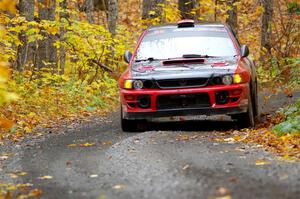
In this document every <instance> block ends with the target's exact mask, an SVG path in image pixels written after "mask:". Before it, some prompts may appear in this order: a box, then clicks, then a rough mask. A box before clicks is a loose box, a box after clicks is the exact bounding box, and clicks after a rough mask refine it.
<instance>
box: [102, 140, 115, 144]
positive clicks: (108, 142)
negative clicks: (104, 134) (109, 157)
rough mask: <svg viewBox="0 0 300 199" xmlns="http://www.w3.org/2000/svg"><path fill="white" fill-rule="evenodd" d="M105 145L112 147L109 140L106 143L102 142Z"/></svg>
mask: <svg viewBox="0 0 300 199" xmlns="http://www.w3.org/2000/svg"><path fill="white" fill-rule="evenodd" d="M102 144H103V145H112V144H113V143H112V141H110V140H108V141H104V142H102Z"/></svg>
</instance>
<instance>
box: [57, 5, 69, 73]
mask: <svg viewBox="0 0 300 199" xmlns="http://www.w3.org/2000/svg"><path fill="white" fill-rule="evenodd" d="M59 6H60V8H61V9H62V12H61V13H60V21H61V23H62V25H61V27H60V42H61V43H63V42H64V35H65V29H64V25H63V24H64V23H65V21H64V19H67V18H68V17H69V16H68V14H67V13H66V9H67V6H68V3H67V0H63V1H62V2H60V5H59ZM65 65H66V49H65V47H64V46H63V45H61V46H60V49H59V68H60V70H59V74H60V75H63V74H64V73H65Z"/></svg>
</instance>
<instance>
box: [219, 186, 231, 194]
mask: <svg viewBox="0 0 300 199" xmlns="http://www.w3.org/2000/svg"><path fill="white" fill-rule="evenodd" d="M217 193H218V194H219V195H220V196H229V194H230V190H229V189H227V188H225V187H219V188H218V189H217Z"/></svg>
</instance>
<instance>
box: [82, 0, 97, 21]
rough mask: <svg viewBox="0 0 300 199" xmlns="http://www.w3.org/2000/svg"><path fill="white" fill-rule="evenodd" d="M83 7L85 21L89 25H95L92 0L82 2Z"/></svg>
mask: <svg viewBox="0 0 300 199" xmlns="http://www.w3.org/2000/svg"><path fill="white" fill-rule="evenodd" d="M84 4H85V5H84V7H85V13H86V16H87V19H88V21H89V23H92V24H93V23H95V21H94V10H95V7H94V0H86V1H85V2H84Z"/></svg>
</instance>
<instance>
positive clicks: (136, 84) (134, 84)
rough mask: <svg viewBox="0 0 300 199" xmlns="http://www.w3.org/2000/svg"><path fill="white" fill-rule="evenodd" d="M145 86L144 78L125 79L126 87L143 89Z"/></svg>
mask: <svg viewBox="0 0 300 199" xmlns="http://www.w3.org/2000/svg"><path fill="white" fill-rule="evenodd" d="M143 87H144V83H143V81H142V80H131V79H127V80H125V81H124V88H125V89H142V88H143Z"/></svg>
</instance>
